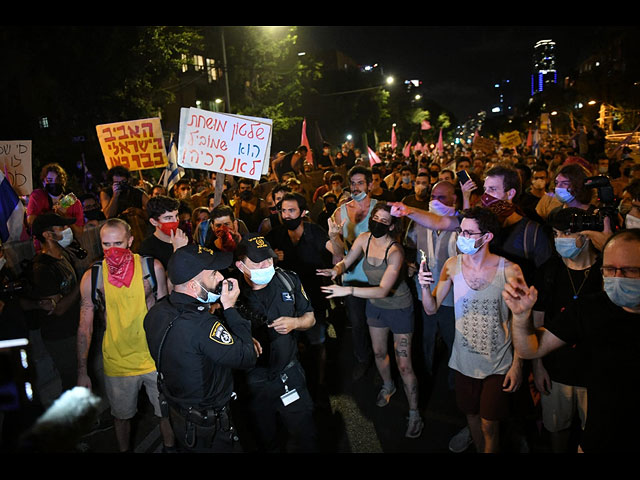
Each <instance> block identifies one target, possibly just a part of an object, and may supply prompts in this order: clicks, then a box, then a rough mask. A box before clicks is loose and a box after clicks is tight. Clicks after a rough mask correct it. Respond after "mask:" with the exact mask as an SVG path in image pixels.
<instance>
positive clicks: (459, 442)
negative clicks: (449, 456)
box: [449, 426, 473, 453]
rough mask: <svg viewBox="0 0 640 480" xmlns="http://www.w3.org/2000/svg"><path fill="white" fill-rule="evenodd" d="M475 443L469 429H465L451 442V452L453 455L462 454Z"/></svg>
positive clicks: (452, 438)
mask: <svg viewBox="0 0 640 480" xmlns="http://www.w3.org/2000/svg"><path fill="white" fill-rule="evenodd" d="M472 443H473V439H472V438H471V431H470V430H469V427H468V426H467V427H464V428H463V429H462V430H460V431H459V432H458V433H456V434H455V435H454V436H453V437H451V440H450V441H449V450H450V451H452V452H453V453H462V452H464V451H465V450H466V449H467V448H469V446H470V445H471V444H472Z"/></svg>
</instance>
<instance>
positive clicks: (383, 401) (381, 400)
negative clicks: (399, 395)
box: [376, 385, 396, 407]
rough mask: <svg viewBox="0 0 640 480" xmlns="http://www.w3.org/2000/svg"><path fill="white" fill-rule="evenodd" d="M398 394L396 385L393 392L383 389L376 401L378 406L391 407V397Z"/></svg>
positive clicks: (392, 388) (392, 389)
mask: <svg viewBox="0 0 640 480" xmlns="http://www.w3.org/2000/svg"><path fill="white" fill-rule="evenodd" d="M394 393H396V387H395V385H394V386H392V387H391V390H387V388H386V387H382V388H381V389H380V392H379V393H378V398H377V399H376V405H377V406H379V407H386V406H387V405H389V400H390V399H391V395H393V394H394Z"/></svg>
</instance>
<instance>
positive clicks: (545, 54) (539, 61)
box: [531, 40, 558, 96]
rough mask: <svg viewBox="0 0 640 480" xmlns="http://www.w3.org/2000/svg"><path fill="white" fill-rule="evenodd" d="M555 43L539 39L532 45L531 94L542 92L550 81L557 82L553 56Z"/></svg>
mask: <svg viewBox="0 0 640 480" xmlns="http://www.w3.org/2000/svg"><path fill="white" fill-rule="evenodd" d="M555 47H556V43H555V42H554V41H553V40H540V41H539V42H538V43H536V44H535V46H534V47H533V48H534V50H533V73H532V74H531V96H533V95H535V94H536V93H539V92H542V91H543V90H544V89H545V87H546V86H547V85H549V84H551V83H557V81H558V72H557V71H556V57H555V51H554V50H555Z"/></svg>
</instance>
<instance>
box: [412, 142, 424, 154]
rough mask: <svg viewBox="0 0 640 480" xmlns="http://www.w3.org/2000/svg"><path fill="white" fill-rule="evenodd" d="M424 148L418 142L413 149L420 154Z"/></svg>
mask: <svg viewBox="0 0 640 480" xmlns="http://www.w3.org/2000/svg"><path fill="white" fill-rule="evenodd" d="M423 148H424V147H423V146H422V144H421V143H420V142H418V143H416V145H415V147H413V151H414V152H421V151H422V149H423Z"/></svg>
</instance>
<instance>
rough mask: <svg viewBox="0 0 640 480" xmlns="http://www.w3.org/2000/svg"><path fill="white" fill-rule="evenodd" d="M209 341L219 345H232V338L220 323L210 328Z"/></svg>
mask: <svg viewBox="0 0 640 480" xmlns="http://www.w3.org/2000/svg"><path fill="white" fill-rule="evenodd" d="M209 339H210V340H213V341H214V342H217V343H219V344H221V345H233V337H232V336H231V334H230V333H229V331H228V330H227V329H226V328H225V327H224V325H222V324H221V323H220V322H216V323H215V324H214V325H213V328H211V332H210V333H209Z"/></svg>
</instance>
